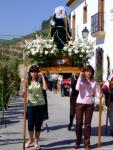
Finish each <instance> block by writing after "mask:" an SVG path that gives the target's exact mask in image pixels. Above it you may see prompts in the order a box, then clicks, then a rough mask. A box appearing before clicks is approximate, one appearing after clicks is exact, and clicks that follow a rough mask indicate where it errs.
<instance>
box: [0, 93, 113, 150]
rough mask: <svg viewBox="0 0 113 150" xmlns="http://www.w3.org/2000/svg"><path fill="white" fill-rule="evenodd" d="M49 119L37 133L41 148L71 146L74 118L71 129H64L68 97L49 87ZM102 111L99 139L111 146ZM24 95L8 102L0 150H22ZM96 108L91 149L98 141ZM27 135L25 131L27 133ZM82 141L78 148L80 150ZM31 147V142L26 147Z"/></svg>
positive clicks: (104, 148) (68, 149) (105, 148)
mask: <svg viewBox="0 0 113 150" xmlns="http://www.w3.org/2000/svg"><path fill="white" fill-rule="evenodd" d="M47 93H48V104H49V120H46V121H44V123H43V127H44V131H43V132H42V133H41V136H40V145H41V149H42V150H74V145H75V137H76V136H75V122H74V126H73V128H72V131H68V130H67V125H68V122H69V97H61V96H60V94H55V93H53V92H50V91H48V92H47ZM105 114H106V113H105V111H103V112H102V139H101V141H102V142H101V147H100V148H99V149H101V150H113V137H111V136H110V131H109V128H108V133H107V135H105V133H104V130H105ZM22 132H23V98H22V96H18V97H17V101H16V102H13V103H10V107H9V108H8V110H7V111H6V112H5V125H2V124H0V150H23V144H22V137H23V133H22ZM97 132H98V111H95V112H94V115H93V121H92V135H91V149H94V150H95V149H97V147H98V146H97V145H98V136H97ZM27 138H28V133H27ZM83 149H84V147H83V142H82V144H81V147H80V150H83ZM26 150H33V146H31V147H30V148H26Z"/></svg>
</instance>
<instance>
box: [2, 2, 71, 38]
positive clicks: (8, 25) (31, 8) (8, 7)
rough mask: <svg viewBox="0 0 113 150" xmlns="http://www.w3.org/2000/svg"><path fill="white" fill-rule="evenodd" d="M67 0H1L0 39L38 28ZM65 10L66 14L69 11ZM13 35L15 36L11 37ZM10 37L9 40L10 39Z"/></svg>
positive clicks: (27, 32) (30, 31) (23, 33)
mask: <svg viewBox="0 0 113 150" xmlns="http://www.w3.org/2000/svg"><path fill="white" fill-rule="evenodd" d="M67 1H68V0H1V1H0V39H3V38H9V36H7V37H6V36H3V35H12V36H11V37H12V38H14V37H15V36H21V35H26V34H29V33H32V32H33V31H36V30H37V29H39V28H40V26H41V23H42V21H43V20H46V19H48V18H49V17H50V16H52V15H53V13H54V9H55V7H57V6H65V4H66V3H67ZM65 8H66V12H67V14H69V12H70V9H69V8H67V7H66V6H65ZM13 35H15V36H13ZM11 37H10V38H11Z"/></svg>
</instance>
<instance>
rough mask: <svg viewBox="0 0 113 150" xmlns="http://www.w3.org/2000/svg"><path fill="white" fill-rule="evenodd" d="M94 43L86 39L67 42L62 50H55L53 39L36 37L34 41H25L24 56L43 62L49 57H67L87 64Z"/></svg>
mask: <svg viewBox="0 0 113 150" xmlns="http://www.w3.org/2000/svg"><path fill="white" fill-rule="evenodd" d="M93 47H94V42H92V41H88V40H87V39H77V40H76V41H69V42H68V43H67V44H65V45H64V47H63V49H60V50H59V49H57V46H56V45H55V43H54V40H53V39H43V38H41V37H38V36H36V39H34V40H32V41H30V42H28V41H27V40H25V49H26V55H27V56H29V57H31V58H33V60H35V61H42V60H43V61H45V60H47V59H49V58H51V57H54V56H56V57H62V56H64V55H65V56H68V57H69V58H70V59H71V60H72V61H74V62H78V63H81V64H84V63H85V64H87V63H88V60H89V59H90V58H91V57H92V55H93Z"/></svg>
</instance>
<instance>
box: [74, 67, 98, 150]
mask: <svg viewBox="0 0 113 150" xmlns="http://www.w3.org/2000/svg"><path fill="white" fill-rule="evenodd" d="M93 76H94V69H93V67H92V66H90V65H88V66H86V67H85V68H84V69H83V71H82V72H81V73H80V77H79V78H78V81H77V84H76V90H78V91H79V94H78V97H77V101H76V138H77V139H76V145H75V149H77V148H79V147H80V144H81V140H82V125H83V118H84V147H85V149H87V150H90V134H91V120H92V115H93V110H94V100H93V96H94V95H98V91H97V88H96V81H95V80H94V79H93Z"/></svg>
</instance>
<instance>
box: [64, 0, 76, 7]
mask: <svg viewBox="0 0 113 150" xmlns="http://www.w3.org/2000/svg"><path fill="white" fill-rule="evenodd" d="M74 1H76V0H68V2H67V3H66V6H70V5H71V4H72V3H73V2H74Z"/></svg>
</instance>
